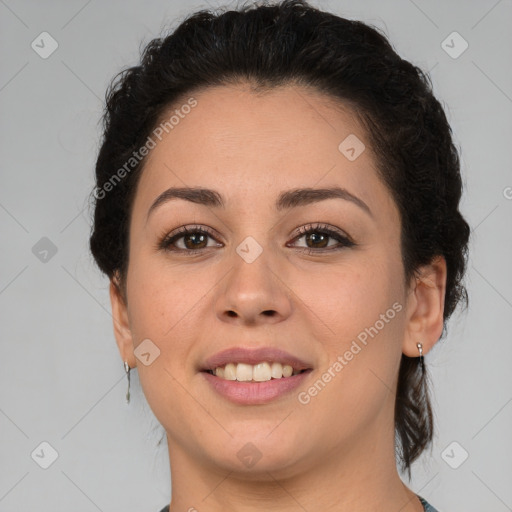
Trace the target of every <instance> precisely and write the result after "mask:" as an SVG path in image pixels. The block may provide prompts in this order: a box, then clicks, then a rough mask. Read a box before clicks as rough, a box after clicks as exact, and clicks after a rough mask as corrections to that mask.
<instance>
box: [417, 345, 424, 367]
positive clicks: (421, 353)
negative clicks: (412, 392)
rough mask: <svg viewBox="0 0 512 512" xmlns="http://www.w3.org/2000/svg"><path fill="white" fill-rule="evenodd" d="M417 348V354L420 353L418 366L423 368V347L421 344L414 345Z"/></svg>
mask: <svg viewBox="0 0 512 512" xmlns="http://www.w3.org/2000/svg"><path fill="white" fill-rule="evenodd" d="M416 346H417V347H418V352H419V353H420V365H421V367H423V345H422V344H421V343H416Z"/></svg>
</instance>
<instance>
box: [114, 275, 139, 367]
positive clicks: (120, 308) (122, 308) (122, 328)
mask: <svg viewBox="0 0 512 512" xmlns="http://www.w3.org/2000/svg"><path fill="white" fill-rule="evenodd" d="M110 303H111V305H112V318H113V320H114V335H115V337H116V342H117V347H118V348H119V353H120V354H121V358H122V360H123V361H128V364H129V365H130V368H135V367H136V366H137V362H136V358H135V355H134V353H133V338H132V333H131V330H130V321H129V318H128V307H127V305H126V300H125V298H124V297H123V293H122V292H121V286H120V284H119V280H118V279H117V277H116V276H115V277H113V278H112V279H111V280H110Z"/></svg>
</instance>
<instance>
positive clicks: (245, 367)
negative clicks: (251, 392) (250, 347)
mask: <svg viewBox="0 0 512 512" xmlns="http://www.w3.org/2000/svg"><path fill="white" fill-rule="evenodd" d="M203 371H204V372H206V373H209V374H210V375H214V376H215V377H218V378H220V379H223V380H231V381H238V382H268V381H270V380H279V379H286V378H289V377H293V376H295V375H299V374H301V373H305V372H309V371H311V368H304V369H295V368H293V367H292V366H291V365H289V364H284V365H283V364H281V363H277V362H266V361H263V362H261V363H258V364H254V365H252V364H247V363H228V364H226V365H225V366H218V367H216V368H214V369H210V370H203Z"/></svg>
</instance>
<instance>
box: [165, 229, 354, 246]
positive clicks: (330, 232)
mask: <svg viewBox="0 0 512 512" xmlns="http://www.w3.org/2000/svg"><path fill="white" fill-rule="evenodd" d="M296 230H298V233H296V234H295V235H293V239H292V240H291V241H292V242H295V241H296V240H297V239H299V238H302V237H303V236H305V235H306V234H308V232H311V231H319V232H322V231H325V232H327V236H330V237H331V238H334V235H337V236H339V237H340V238H343V239H346V240H348V241H349V242H350V243H354V242H353V240H352V238H351V237H350V235H348V234H347V233H346V232H345V231H343V230H341V229H340V228H336V227H334V226H330V225H329V224H327V223H324V222H309V223H307V224H304V225H302V226H300V227H299V228H296ZM196 232H203V233H205V234H206V235H208V236H209V237H211V238H213V239H215V240H216V241H217V242H219V240H217V235H216V234H215V233H216V230H214V229H213V228H211V227H209V226H204V225H201V224H192V225H186V226H180V227H179V228H176V229H175V230H173V231H171V232H170V233H168V234H167V235H165V236H164V237H163V238H162V242H161V243H162V244H165V243H166V242H170V241H171V240H172V239H174V240H173V243H175V242H176V240H180V239H181V238H182V237H183V236H185V235H187V234H188V233H196ZM221 243H223V242H221ZM178 250H184V249H178ZM198 250H203V249H198ZM191 251H193V249H191V250H189V251H187V252H191Z"/></svg>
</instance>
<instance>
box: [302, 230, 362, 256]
mask: <svg viewBox="0 0 512 512" xmlns="http://www.w3.org/2000/svg"><path fill="white" fill-rule="evenodd" d="M299 232H300V235H299V236H298V237H296V238H295V239H294V242H295V244H296V243H297V241H298V240H301V239H302V238H303V239H304V241H305V244H306V245H305V246H304V245H302V246H298V248H299V249H301V250H302V251H304V252H306V253H309V254H315V253H317V254H318V253H322V252H331V251H336V250H339V249H343V248H346V247H353V246H355V245H356V244H355V243H354V242H353V241H352V240H350V238H349V237H348V236H347V235H345V234H343V233H342V232H339V231H335V230H334V229H331V228H329V227H327V226H325V225H316V226H314V225H307V226H303V227H302V228H301V229H300V230H299ZM332 242H334V243H332ZM336 242H337V243H336ZM295 244H294V245H295ZM295 246H296V245H295Z"/></svg>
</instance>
